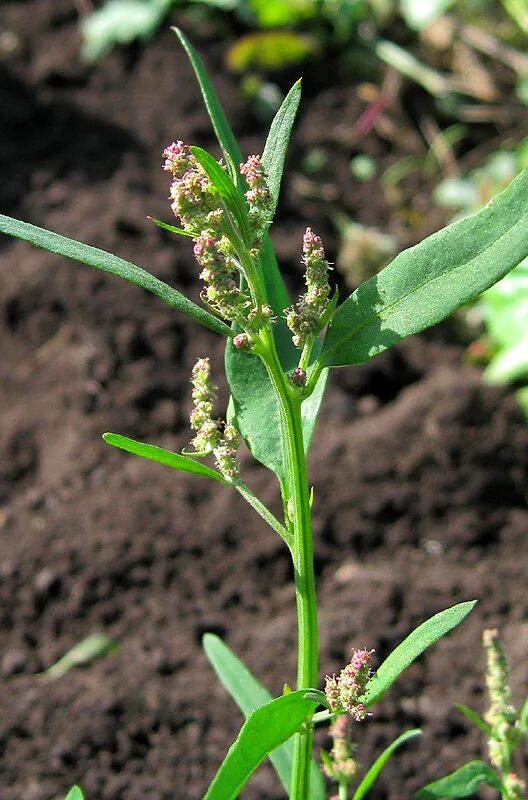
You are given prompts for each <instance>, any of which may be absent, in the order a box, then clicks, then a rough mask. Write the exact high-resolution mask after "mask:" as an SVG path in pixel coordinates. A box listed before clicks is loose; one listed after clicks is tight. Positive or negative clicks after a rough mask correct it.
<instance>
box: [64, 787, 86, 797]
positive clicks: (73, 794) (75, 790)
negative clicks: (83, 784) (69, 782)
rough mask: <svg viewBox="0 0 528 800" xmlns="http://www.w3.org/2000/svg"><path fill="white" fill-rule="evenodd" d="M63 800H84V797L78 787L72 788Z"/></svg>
mask: <svg viewBox="0 0 528 800" xmlns="http://www.w3.org/2000/svg"><path fill="white" fill-rule="evenodd" d="M64 800H84V795H83V793H82V791H81V789H80V788H79V787H78V786H72V788H71V789H70V791H69V792H68V794H67V795H66V797H65V798H64Z"/></svg>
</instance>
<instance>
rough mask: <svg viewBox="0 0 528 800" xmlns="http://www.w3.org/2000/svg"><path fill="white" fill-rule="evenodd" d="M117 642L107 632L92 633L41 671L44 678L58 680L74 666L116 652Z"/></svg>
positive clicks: (82, 664)
mask: <svg viewBox="0 0 528 800" xmlns="http://www.w3.org/2000/svg"><path fill="white" fill-rule="evenodd" d="M116 650H117V643H116V642H114V640H113V639H111V638H110V637H109V636H107V635H106V634H105V633H92V634H91V635H90V636H87V637H86V638H85V639H83V640H82V641H80V642H78V643H77V644H76V645H74V646H73V647H72V648H71V650H68V652H67V653H66V654H65V655H63V656H62V658H60V659H59V660H58V661H57V662H56V663H55V664H53V666H51V667H49V669H47V670H45V671H44V672H42V673H40V676H41V677H42V678H45V679H47V680H57V679H58V678H62V677H63V676H64V675H66V674H67V673H68V672H69V671H70V670H71V669H73V668H74V667H80V666H84V665H85V664H89V663H90V662H91V661H95V660H96V659H98V658H103V657H104V656H107V655H109V654H110V653H114V652H115V651H116Z"/></svg>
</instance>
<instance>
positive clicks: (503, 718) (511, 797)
mask: <svg viewBox="0 0 528 800" xmlns="http://www.w3.org/2000/svg"><path fill="white" fill-rule="evenodd" d="M482 638H483V644H484V648H485V650H486V656H487V670H486V688H487V690H488V696H489V700H490V706H489V709H488V711H487V712H486V714H485V716H484V719H485V721H486V722H487V723H488V725H489V726H490V728H491V736H490V738H489V740H488V752H489V757H490V761H491V763H492V765H493V766H494V767H495V769H497V771H498V772H499V774H501V775H502V776H503V782H504V788H505V789H506V790H507V793H506V794H505V797H506V798H507V800H524V797H525V791H526V786H525V784H524V781H522V780H521V779H520V778H519V777H518V776H517V775H516V774H515V773H514V772H511V771H510V767H511V765H510V761H511V753H512V752H513V750H514V749H515V748H516V747H517V746H518V744H519V743H520V741H521V739H522V732H521V730H520V727H519V717H518V714H517V711H516V710H515V708H514V706H513V705H512V704H511V696H510V695H511V692H510V687H509V684H508V664H507V662H506V657H505V655H504V651H503V649H502V646H501V643H500V641H499V635H498V631H497V630H486V631H484V634H483V637H482Z"/></svg>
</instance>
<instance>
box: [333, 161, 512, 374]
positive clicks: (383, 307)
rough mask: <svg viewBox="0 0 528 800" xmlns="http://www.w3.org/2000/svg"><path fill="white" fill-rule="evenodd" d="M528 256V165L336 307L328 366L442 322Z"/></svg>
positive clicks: (360, 358) (358, 359) (363, 356)
mask: <svg viewBox="0 0 528 800" xmlns="http://www.w3.org/2000/svg"><path fill="white" fill-rule="evenodd" d="M526 255H528V170H525V171H524V172H523V173H521V175H519V177H518V178H516V179H515V180H514V181H513V182H512V183H511V184H510V186H509V187H508V188H507V189H505V190H504V191H503V192H502V193H501V194H500V195H498V197H496V198H495V200H492V201H491V202H490V203H488V205H487V206H486V208H485V209H484V210H483V211H481V212H480V213H478V214H475V215H474V216H471V217H468V218H466V219H463V220H461V221H460V222H455V223H454V224H453V225H449V226H448V227H447V228H444V229H443V230H441V231H439V232H438V233H435V234H433V236H430V237H429V238H428V239H425V240H424V241H423V242H421V243H420V244H418V245H416V247H411V248H410V249H409V250H404V251H403V252H402V253H400V254H399V255H398V256H397V257H396V258H395V259H394V261H392V262H391V263H390V264H389V265H388V267H385V269H384V270H382V271H381V272H380V273H379V274H378V275H375V276H374V277H373V278H371V279H370V280H368V281H366V282H365V283H363V284H362V285H361V286H360V287H359V288H358V289H356V291H355V292H354V293H353V294H352V295H351V296H350V297H349V298H348V299H347V300H345V302H344V303H343V304H342V305H341V306H340V307H339V308H338V309H337V311H336V313H335V314H334V316H333V318H332V320H331V322H330V325H329V327H328V333H327V336H326V339H325V342H324V346H323V351H322V363H323V364H324V366H327V367H331V366H333V367H339V366H345V365H347V364H361V363H363V362H364V361H368V359H369V358H372V356H375V355H377V354H378V353H381V352H382V351H383V350H386V349H387V348H388V347H392V345H394V344H396V342H399V341H400V339H403V338H404V337H406V336H410V335H411V334H414V333H418V332H419V331H422V330H424V328H428V327H430V326H431V325H435V324H436V323H437V322H440V320H442V319H444V318H445V317H447V316H448V315H449V314H451V313H452V312H453V311H455V309H457V308H458V307H459V306H461V305H463V304H464V303H467V302H469V301H470V300H472V299H474V298H475V297H477V296H478V295H479V294H480V293H481V292H483V291H484V290H485V289H488V288H489V287H490V286H491V285H492V284H494V283H495V282H496V281H498V280H500V278H502V277H504V275H506V273H507V272H509V270H511V269H513V267H515V266H517V264H519V263H520V262H521V261H522V260H523V258H525V257H526Z"/></svg>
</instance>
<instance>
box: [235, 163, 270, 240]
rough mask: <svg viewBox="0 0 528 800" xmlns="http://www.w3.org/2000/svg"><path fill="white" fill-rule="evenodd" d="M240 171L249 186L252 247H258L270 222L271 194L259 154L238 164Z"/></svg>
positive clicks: (247, 195)
mask: <svg viewBox="0 0 528 800" xmlns="http://www.w3.org/2000/svg"><path fill="white" fill-rule="evenodd" d="M240 173H241V174H242V175H243V176H244V178H245V179H246V183H247V185H248V187H249V189H248V191H247V192H246V195H245V196H246V200H247V202H248V206H249V220H250V223H251V230H252V243H251V244H252V248H253V249H255V250H258V249H260V247H261V246H262V236H263V235H264V233H265V232H266V231H267V229H268V228H269V226H270V223H271V203H272V200H271V194H270V190H269V187H268V183H267V178H266V173H265V172H264V167H263V166H262V161H261V159H260V156H256V155H255V156H249V158H248V159H247V161H246V162H245V163H244V164H240Z"/></svg>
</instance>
